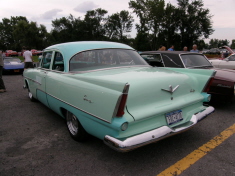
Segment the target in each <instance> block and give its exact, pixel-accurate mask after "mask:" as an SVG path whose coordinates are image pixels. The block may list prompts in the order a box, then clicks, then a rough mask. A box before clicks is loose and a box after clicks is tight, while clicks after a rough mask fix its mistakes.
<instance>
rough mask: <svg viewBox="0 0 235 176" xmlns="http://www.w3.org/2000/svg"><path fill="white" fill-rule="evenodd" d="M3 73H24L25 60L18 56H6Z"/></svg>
mask: <svg viewBox="0 0 235 176" xmlns="http://www.w3.org/2000/svg"><path fill="white" fill-rule="evenodd" d="M3 62H4V66H3V73H22V72H23V71H24V62H22V61H21V60H20V59H19V58H17V57H4V58H3Z"/></svg>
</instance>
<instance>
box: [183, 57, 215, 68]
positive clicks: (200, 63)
mask: <svg viewBox="0 0 235 176" xmlns="http://www.w3.org/2000/svg"><path fill="white" fill-rule="evenodd" d="M181 59H182V61H183V63H184V65H185V67H187V68H189V67H213V66H212V65H211V63H210V62H209V61H208V60H207V59H206V58H205V57H204V56H203V55H199V54H195V55H192V54H182V55H181Z"/></svg>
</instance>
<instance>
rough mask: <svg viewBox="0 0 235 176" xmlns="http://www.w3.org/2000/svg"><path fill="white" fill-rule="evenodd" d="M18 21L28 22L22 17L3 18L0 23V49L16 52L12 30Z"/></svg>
mask: <svg viewBox="0 0 235 176" xmlns="http://www.w3.org/2000/svg"><path fill="white" fill-rule="evenodd" d="M20 21H25V22H28V20H27V19H26V18H25V17H22V16H18V17H11V18H10V19H8V18H3V19H2V22H0V47H1V48H2V49H4V50H6V49H13V50H18V48H17V44H16V43H17V41H16V39H15V36H14V30H15V27H16V25H17V23H18V22H20Z"/></svg>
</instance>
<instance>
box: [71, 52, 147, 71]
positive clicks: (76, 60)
mask: <svg viewBox="0 0 235 176" xmlns="http://www.w3.org/2000/svg"><path fill="white" fill-rule="evenodd" d="M141 65H144V66H148V64H147V63H146V62H145V61H144V59H143V58H142V57H141V56H140V55H139V54H138V53H137V52H136V51H133V50H125V49H103V50H91V51H84V52H81V53H78V54H76V55H74V56H73V57H72V58H71V60H70V63H69V71H89V70H96V69H105V68H111V67H124V66H141Z"/></svg>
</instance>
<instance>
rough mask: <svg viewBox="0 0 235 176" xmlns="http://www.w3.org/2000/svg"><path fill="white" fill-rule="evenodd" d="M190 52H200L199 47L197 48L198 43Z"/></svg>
mask: <svg viewBox="0 0 235 176" xmlns="http://www.w3.org/2000/svg"><path fill="white" fill-rule="evenodd" d="M190 52H193V53H199V51H198V49H197V45H195V44H194V45H193V49H192V50H190Z"/></svg>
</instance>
